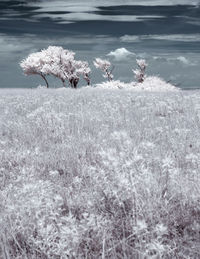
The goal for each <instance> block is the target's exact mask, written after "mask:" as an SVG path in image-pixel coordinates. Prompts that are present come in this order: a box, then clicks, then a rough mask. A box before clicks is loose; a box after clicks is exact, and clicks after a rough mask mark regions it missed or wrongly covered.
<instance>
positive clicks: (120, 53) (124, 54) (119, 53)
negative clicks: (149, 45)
mask: <svg viewBox="0 0 200 259" xmlns="http://www.w3.org/2000/svg"><path fill="white" fill-rule="evenodd" d="M107 56H111V57H113V58H114V59H115V60H116V61H121V60H126V59H127V58H130V57H133V56H135V53H133V52H130V51H128V50H127V49H126V48H119V49H116V50H114V51H111V52H110V53H108V54H107Z"/></svg>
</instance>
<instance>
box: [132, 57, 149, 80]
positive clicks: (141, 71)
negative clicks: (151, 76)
mask: <svg viewBox="0 0 200 259" xmlns="http://www.w3.org/2000/svg"><path fill="white" fill-rule="evenodd" d="M136 62H137V65H138V67H139V68H138V69H135V70H134V69H133V73H134V74H135V79H136V80H137V81H138V83H142V82H144V79H145V77H146V75H145V71H146V68H147V66H148V64H147V63H146V60H145V59H137V60H136Z"/></svg>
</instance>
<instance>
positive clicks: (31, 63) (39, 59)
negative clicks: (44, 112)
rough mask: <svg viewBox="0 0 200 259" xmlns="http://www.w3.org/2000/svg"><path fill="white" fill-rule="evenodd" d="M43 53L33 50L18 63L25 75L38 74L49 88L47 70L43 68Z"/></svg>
mask: <svg viewBox="0 0 200 259" xmlns="http://www.w3.org/2000/svg"><path fill="white" fill-rule="evenodd" d="M44 58H45V56H44V53H41V52H35V53H32V54H30V55H29V56H28V57H27V58H26V59H24V60H22V61H21V63H20V66H21V68H22V69H23V71H24V74H25V75H39V76H41V77H42V79H43V80H44V81H45V83H46V86H47V88H49V84H48V81H47V79H46V76H47V75H49V72H48V71H47V70H46V69H45V65H46V64H45V62H44Z"/></svg>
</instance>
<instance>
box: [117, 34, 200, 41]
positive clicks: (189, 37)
mask: <svg viewBox="0 0 200 259" xmlns="http://www.w3.org/2000/svg"><path fill="white" fill-rule="evenodd" d="M120 40H121V41H122V42H126V43H132V42H140V41H143V40H165V41H180V42H200V34H199V33H196V34H163V35H139V36H136V35H124V36H122V37H120Z"/></svg>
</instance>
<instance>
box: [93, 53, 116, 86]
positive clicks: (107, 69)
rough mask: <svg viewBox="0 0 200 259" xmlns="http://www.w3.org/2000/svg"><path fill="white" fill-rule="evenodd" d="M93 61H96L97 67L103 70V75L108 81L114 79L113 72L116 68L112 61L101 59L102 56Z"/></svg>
mask: <svg viewBox="0 0 200 259" xmlns="http://www.w3.org/2000/svg"><path fill="white" fill-rule="evenodd" d="M93 63H94V65H95V67H96V68H98V69H100V70H101V71H102V72H104V75H103V77H104V78H107V79H108V81H112V80H113V74H112V72H113V70H114V66H112V65H111V63H110V61H108V60H103V59H100V58H96V59H95V61H94V62H93Z"/></svg>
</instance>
